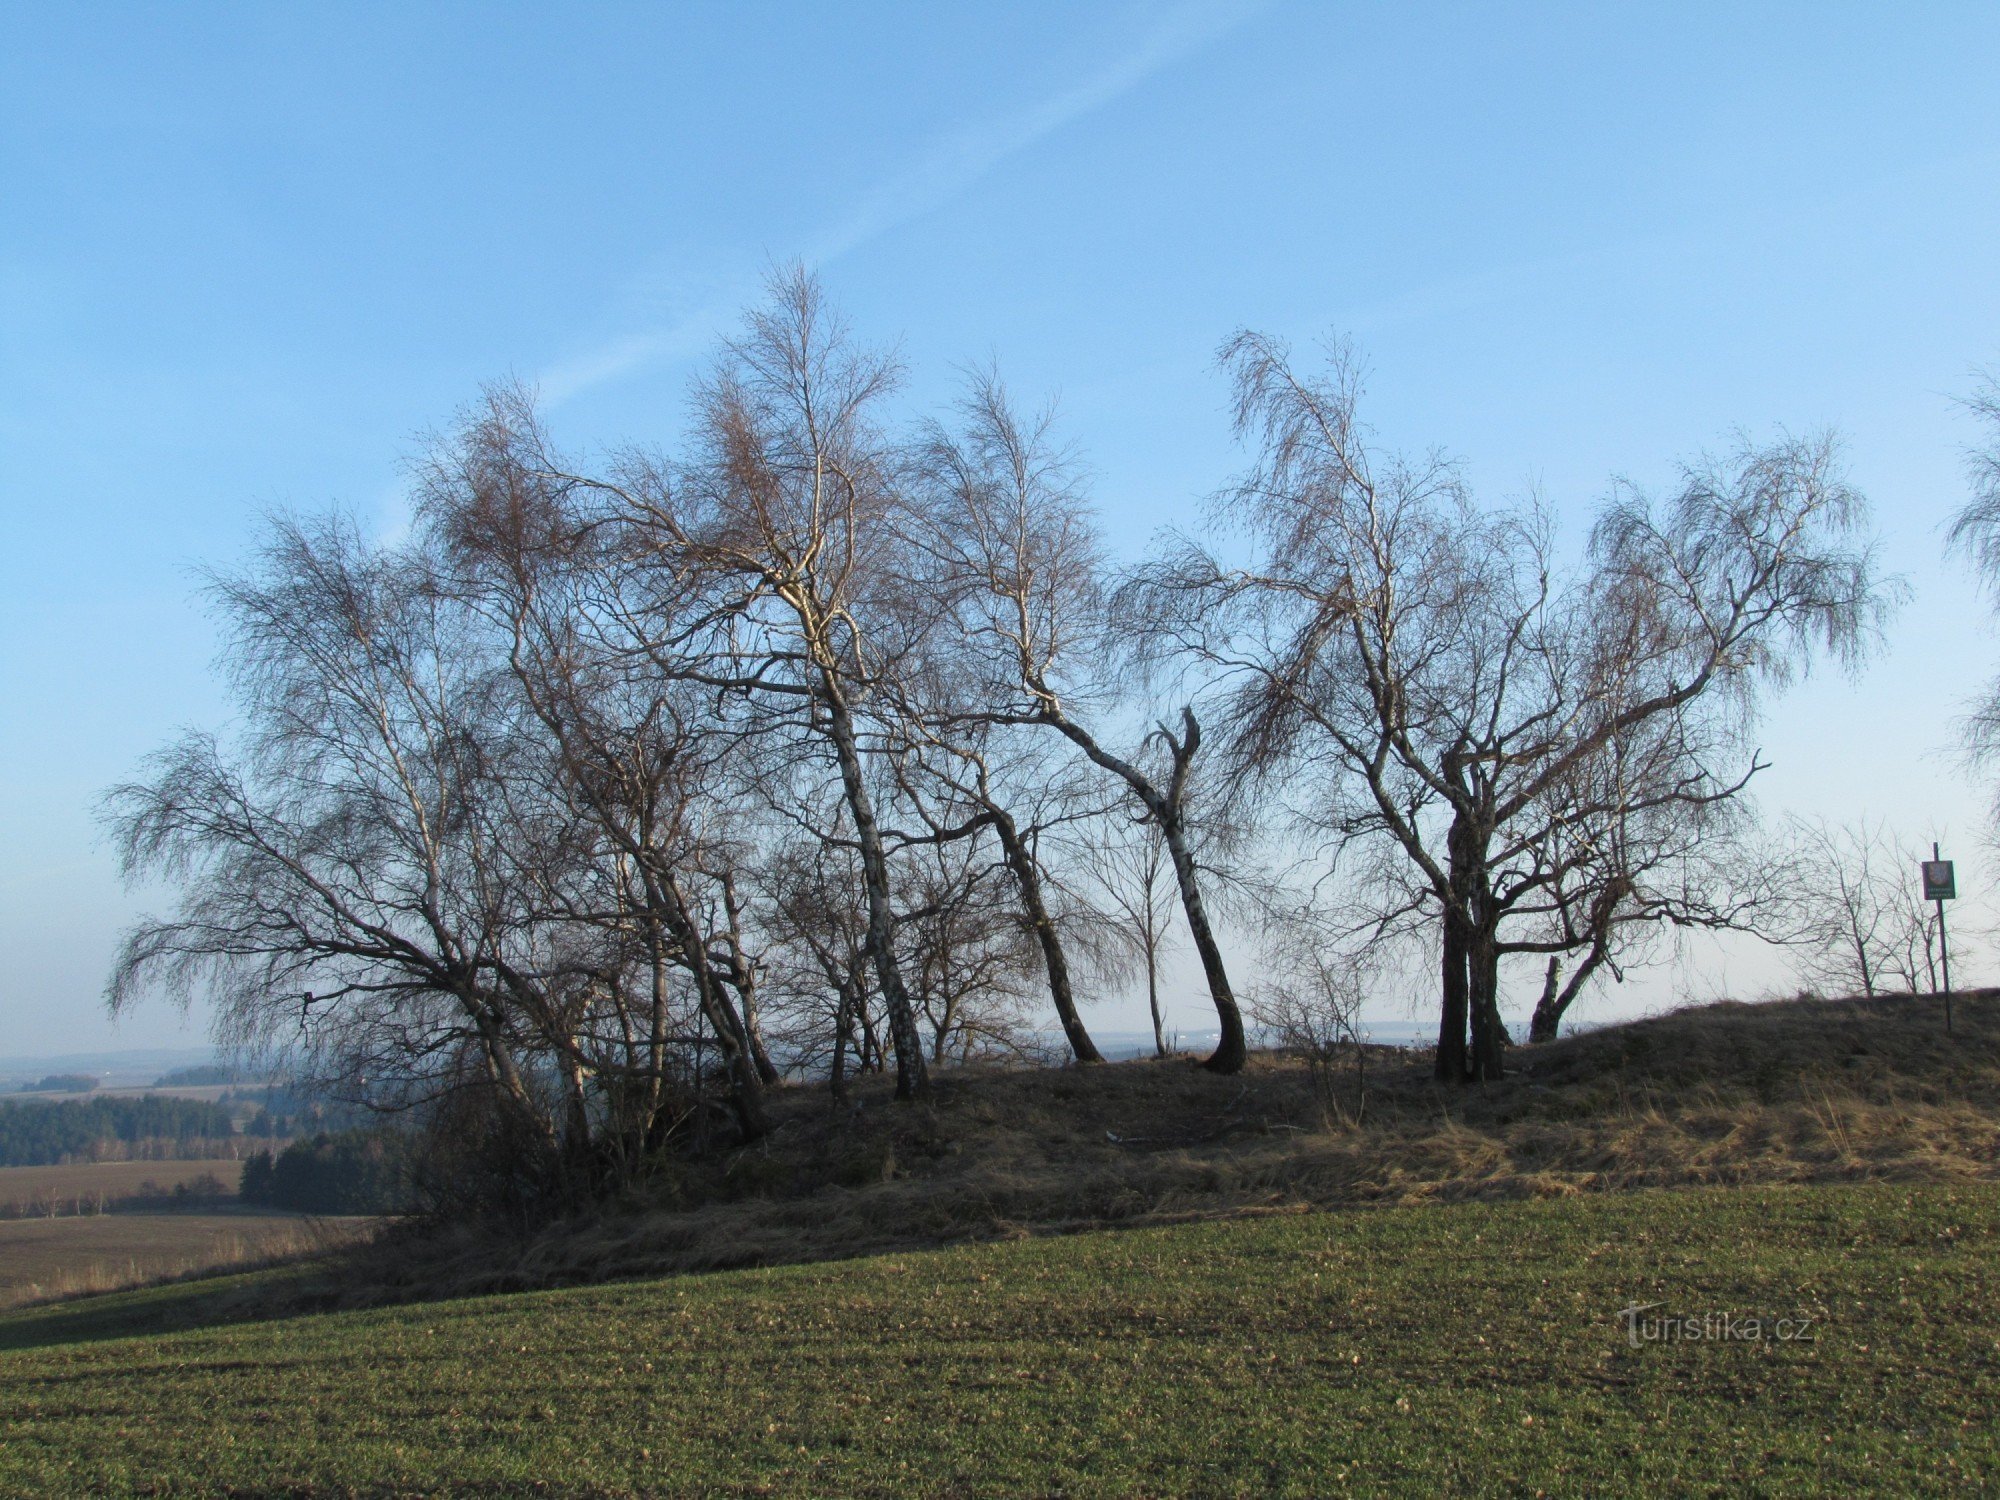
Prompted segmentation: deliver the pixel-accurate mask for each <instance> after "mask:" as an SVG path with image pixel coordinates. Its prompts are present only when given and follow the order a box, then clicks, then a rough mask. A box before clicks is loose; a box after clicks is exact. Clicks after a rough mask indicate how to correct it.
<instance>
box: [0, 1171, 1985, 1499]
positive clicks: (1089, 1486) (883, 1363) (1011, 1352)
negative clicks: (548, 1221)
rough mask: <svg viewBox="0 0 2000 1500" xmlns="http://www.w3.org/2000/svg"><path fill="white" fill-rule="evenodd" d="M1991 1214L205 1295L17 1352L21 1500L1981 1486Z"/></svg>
mask: <svg viewBox="0 0 2000 1500" xmlns="http://www.w3.org/2000/svg"><path fill="white" fill-rule="evenodd" d="M1996 1222H2000V1188H1996V1187H1994V1186H1991V1185H1974V1186H1951V1187H1940V1186H1911V1185H1896V1184H1873V1185H1866V1186H1830V1187H1793V1188H1757V1189H1741V1188H1739V1189H1727V1188H1707V1189H1696V1190H1686V1191H1673V1192H1644V1193H1635V1194H1629V1195H1599V1196H1581V1197H1569V1198H1562V1199H1550V1200H1541V1201H1523V1202H1514V1203H1477V1202H1473V1203H1460V1204H1453V1205H1430V1206H1419V1207H1405V1208H1386V1209H1376V1210H1356V1211H1348V1212H1336V1213H1324V1212H1313V1213H1287V1214H1282V1215H1274V1216H1270V1217H1264V1218H1237V1219H1231V1220H1226V1221H1215V1222H1206V1223H1198V1224H1190V1225H1184V1226H1177V1227H1169V1228H1153V1229H1143V1230H1132V1231H1125V1232H1107V1233H1095V1234H1088V1235H1077V1236H1072V1237H1067V1238H1043V1239H1032V1240H1021V1241H1014V1242H1009V1243H1001V1244H991V1245H982V1246H970V1247H963V1248H958V1249H949V1250H942V1251H929V1252H923V1253H916V1254H907V1255H893V1256H883V1257H876V1258H872V1259H866V1260H857V1261H848V1262H840V1263H831V1264H822V1265H816V1266H793V1267H784V1268H777V1269H769V1270H752V1271H734V1272H722V1273H716V1274H711V1275H705V1276H691V1277H682V1278H677V1279H668V1280H662V1281H653V1282H645V1283H626V1284H616V1285H607V1286H597V1287H586V1288H580V1289H575V1290H567V1291H552V1292H537V1293H529V1294H522V1295H516V1296H505V1297H488V1298H479V1299H468V1300H463V1301H457V1302H445V1303H432V1304H426V1305H416V1306H406V1307H399V1308H391V1309H377V1310H371V1311H361V1312H345V1313H333V1314H323V1315H315V1316H305V1317H292V1318H289V1319H284V1320H278V1321H268V1322H237V1323H233V1324H222V1325H220V1326H208V1327H202V1328H197V1329H193V1330H191V1331H185V1332H171V1331H169V1332H160V1331H154V1332H150V1333H148V1332H144V1330H148V1329H153V1330H158V1329H161V1328H167V1327H171V1326H172V1325H173V1324H174V1323H175V1322H176V1321H177V1320H182V1321H188V1322H200V1321H209V1322H213V1320H215V1319H218V1318H228V1317H232V1316H235V1317H244V1316H247V1315H249V1314H250V1313H251V1312H253V1311H254V1305H253V1304H251V1303H248V1302H247V1301H246V1300H245V1299H246V1298H247V1297H248V1295H249V1292H250V1291H251V1290H254V1288H246V1287H245V1286H244V1285H243V1284H242V1283H241V1282H240V1281H239V1282H237V1283H225V1284H221V1285H220V1286H219V1287H216V1286H203V1285H201V1284H194V1285H190V1286H183V1287H176V1288H165V1289H158V1290H153V1291H148V1292H141V1293H132V1294H126V1295H124V1296H120V1297H116V1298H100V1299H93V1300H92V1301H89V1302H84V1303H77V1304H72V1305H69V1306H65V1307H56V1308H44V1309H38V1310H34V1311H29V1312H22V1313H16V1314H14V1315H12V1316H9V1317H6V1318H4V1319H0V1347H4V1349H5V1350H6V1352H4V1353H0V1491H4V1492H6V1493H63V1492H72V1491H79V1490H88V1491H104V1492H112V1493H209V1492H215V1491H235V1492H243V1493H258V1494H264V1493H272V1492H281V1493H286V1494H300V1493H303V1494H348V1493H364V1494H379V1493H396V1494H405V1493H429V1492H434V1491H449V1490H457V1491H476V1492H480V1493H495V1492H500V1493H511V1492H535V1493H554V1494H592V1495H595V1494H612V1495H621V1494H639V1493H659V1492H687V1493H696V1492H702V1493H717V1492H720V1493H740V1494H765V1493H775V1494H797V1495H806V1494H878V1493H891V1492H894V1493H910V1494H1022V1493H1028V1494H1079V1495H1081V1494H1100V1493H1141V1494H1162V1493H1166V1494H1181V1493H1186V1494H1204V1495H1210V1494H1296V1495H1316V1494H1326V1493H1339V1492H1342V1491H1343V1490H1353V1491H1356V1492H1363V1493H1372V1492H1381V1491H1391V1492H1400V1493H1407V1494H1411V1495H1429V1494H1437V1493H1477V1492H1490V1493H1508V1494H1535V1493H1537V1492H1545V1493H1548V1494H1551V1495H1554V1494H1577V1495H1583V1494H1604V1493H1615V1492H1629V1491H1632V1490H1635V1489H1641V1490H1644V1491H1647V1492H1652V1493H1673V1494H1702V1493H1712V1494H1725V1493H1726V1494H1731V1495H1736V1494H1780V1493H1785V1494H1827V1493H1835V1494H1841V1493H1844V1494H1860V1493H1866V1492H1873V1493H1896V1494H1904V1493H1942V1492H1947V1491H1964V1492H1968V1493H1977V1492H1981V1491H1985V1492H1990V1491H1991V1490H1992V1489H1993V1487H1994V1486H1995V1485H2000V1424H1996V1422H1995V1421H1994V1415H1993V1414H1994V1412H1995V1411H1996V1410H1997V1409H2000V1313H1996V1293H2000V1232H1996ZM1652 1302H1657V1303H1660V1304H1663V1305H1662V1306H1661V1307H1660V1308H1658V1309H1655V1310H1653V1311H1652V1312H1651V1313H1649V1314H1648V1315H1647V1316H1649V1317H1653V1318H1657V1317H1659V1316H1662V1315H1664V1314H1669V1313H1670V1314H1673V1315H1675V1316H1677V1317H1684V1318H1699V1317H1703V1316H1704V1315H1715V1317H1720V1318H1727V1319H1729V1320H1730V1326H1731V1327H1732V1329H1733V1330H1734V1331H1735V1333H1736V1334H1737V1335H1738V1338H1737V1339H1736V1340H1735V1341H1723V1340H1705V1341H1701V1342H1691V1341H1687V1340H1685V1339H1683V1340H1682V1341H1680V1342H1674V1343H1667V1342H1655V1341H1642V1342H1641V1343H1640V1344H1639V1345H1638V1346H1637V1347H1634V1346H1633V1345H1632V1343H1631V1342H1630V1340H1629V1338H1628V1335H1627V1331H1626V1326H1625V1324H1624V1323H1623V1322H1621V1321H1620V1319H1619V1318H1618V1316H1617V1313H1618V1310H1619V1309H1620V1308H1623V1307H1627V1306H1629V1305H1631V1304H1634V1303H1652ZM1751 1318H1755V1319H1758V1320H1760V1328H1761V1329H1762V1330H1763V1336H1762V1337H1761V1338H1760V1339H1758V1340H1757V1341H1751V1340H1750V1339H1749V1338H1748V1337H1747V1336H1746V1335H1747V1333H1748V1328H1749V1325H1748V1324H1747V1323H1746V1322H1745V1320H1747V1319H1751ZM1780 1318H1785V1319H1790V1320H1797V1325H1796V1326H1794V1327H1793V1330H1792V1331H1793V1333H1794V1334H1795V1335H1799V1336H1796V1337H1793V1338H1791V1339H1790V1340H1788V1341H1784V1342H1780V1341H1778V1340H1777V1339H1776V1338H1775V1337H1774V1334H1775V1332H1776V1329H1775V1326H1774V1325H1775V1320H1777V1319H1780ZM1708 1326H1709V1327H1711V1328H1719V1327H1720V1324H1718V1323H1716V1322H1715V1321H1714V1318H1711V1320H1710V1323H1709V1325H1708ZM1654 1327H1655V1328H1657V1325H1654ZM135 1335H136V1336H135Z"/></svg>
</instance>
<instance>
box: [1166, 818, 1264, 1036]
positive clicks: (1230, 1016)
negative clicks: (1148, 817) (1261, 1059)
mask: <svg viewBox="0 0 2000 1500" xmlns="http://www.w3.org/2000/svg"><path fill="white" fill-rule="evenodd" d="M1160 831H1161V833H1162V834H1163V835H1165V837H1166V841H1167V853H1168V854H1169V855H1171V856H1172V858H1173V862H1174V879H1175V880H1176V881H1177V882H1178V883H1179V885H1180V890H1181V909H1182V910H1183V911H1185V912H1186V913H1187V923H1188V935H1189V936H1190V937H1192V938H1193V939H1194V948H1195V952H1197V953H1199V954H1200V955H1201V970H1202V973H1203V974H1204V975H1205V976H1206V977H1207V979H1208V993H1209V998H1210V999H1212V1000H1213V1001H1214V1002H1215V1019H1216V1022H1217V1023H1218V1032H1219V1036H1218V1040H1217V1041H1216V1044H1215V1051H1214V1052H1213V1053H1211V1054H1210V1055H1209V1056H1208V1058H1207V1059H1206V1060H1205V1061H1204V1062H1203V1063H1202V1066H1203V1067H1204V1068H1207V1069H1208V1070H1209V1071H1210V1072H1211V1073H1240V1072H1242V1071H1243V1064H1244V1063H1245V1062H1246V1061H1247V1060H1248V1059H1249V1056H1250V1051H1249V1047H1248V1045H1247V1044H1246V1042H1245V1040H1244V1036H1243V1012H1242V1011H1240V1010H1238V1009H1237V1008H1236V995H1235V992H1234V991H1232V990H1231V989H1230V987H1229V971H1228V969H1226V968H1225V967H1224V966H1223V962H1222V945H1221V944H1219V943H1217V942H1216V940H1215V931H1214V929H1213V928H1211V927H1210V926H1209V925H1208V910H1207V908H1206V907H1204V906H1203V905H1202V900H1201V886H1200V883H1199V882H1198V880H1197V879H1196V870H1195V863H1194V854H1193V853H1192V852H1191V851H1190V850H1189V849H1188V846H1187V838H1186V836H1185V835H1184V834H1183V833H1182V831H1181V825H1180V819H1179V818H1178V817H1175V818H1173V819H1172V821H1171V822H1168V823H1166V824H1164V825H1163V826H1162V827H1161V830H1160Z"/></svg>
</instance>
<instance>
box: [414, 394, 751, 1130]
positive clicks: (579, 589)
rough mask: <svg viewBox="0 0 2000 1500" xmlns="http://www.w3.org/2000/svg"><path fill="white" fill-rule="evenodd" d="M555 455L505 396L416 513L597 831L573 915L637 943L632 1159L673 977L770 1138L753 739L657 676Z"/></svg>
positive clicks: (685, 682)
mask: <svg viewBox="0 0 2000 1500" xmlns="http://www.w3.org/2000/svg"><path fill="white" fill-rule="evenodd" d="M546 453H547V444H546V442H545V440H543V438H542V437H541V434H540V432H539V429H538V428H536V427H535V426H534V425H533V416H532V413H531V412H529V411H528V410H527V408H526V406H525V404H524V403H523V402H522V401H521V400H520V399H519V397H518V396H517V395H515V394H514V393H511V392H498V393H495V395H494V397H493V398H492V399H491V400H490V401H489V402H488V404H487V406H486V408H485V409H484V410H483V411H481V412H479V413H478V414H476V416H475V419H474V420H472V421H469V422H468V423H466V424H465V425H464V427H463V428H462V429H461V430H460V432H459V433H457V434H456V435H455V436H454V438H453V439H452V440H450V441H448V442H444V443H440V444H438V445H436V446H435V447H434V450H433V453H432V455H431V458H430V461H429V462H428V463H427V464H426V465H425V466H424V467H423V469H422V471H421V477H422V512H421V513H422V516H423V519H424V522H425V524H426V525H427V527H428V528H430V534H431V535H432V536H434V537H435V538H436V539H437V540H438V542H439V544H440V547H441V550H442V551H443V552H444V553H445V555H446V556H447V557H448V558H449V559H450V563H451V575H450V578H449V586H450V587H451V588H452V590H453V592H454V594H455V596H456V597H457V598H459V599H461V600H462V601H464V602H465V603H466V604H467V605H468V606H469V607H470V609H471V610H472V611H473V612H475V613H476V614H477V615H478V616H479V617H480V618H482V619H484V620H485V621H486V622H487V623H488V624H489V626H490V628H491V629H492V630H493V632H494V635H495V641H496V649H497V650H498V651H499V652H501V653H504V659H505V662H506V667H507V674H506V675H507V679H508V681H510V682H511V684H512V685H513V688H514V690H515V692H516V695H517V698H518V701H519V703H520V704H521V706H522V707H523V709H524V710H525V714H526V715H527V716H528V717H529V718H530V719H531V720H532V721H533V722H534V723H535V724H536V725H537V726H538V727H539V728H540V730H541V731H542V733H543V735H544V736H545V737H546V740H547V743H548V744H549V745H550V747H551V749H552V751H553V765H552V768H551V769H552V771H553V773H554V775H553V781H552V785H551V786H550V787H549V789H548V790H549V794H550V795H551V796H554V797H558V798H560V799H562V800H563V801H564V802H565V803H566V804H567V805H568V807H569V809H570V811H571V812H572V813H573V815H574V816H575V817H576V818H577V819H579V820H580V821H581V822H583V823H584V824H586V825H587V826H588V827H589V828H591V829H592V830H593V833H594V835H595V842H596V848H595V849H594V850H593V853H594V854H595V855H596V857H597V863H598V865H599V867H600V868H601V869H604V870H606V871H609V872H612V879H611V880H610V882H609V884H608V886H607V887H605V888H604V889H602V891H601V893H600V896H599V899H598V901H597V903H596V904H595V905H594V906H592V907H590V908H587V909H585V910H581V911H572V912H571V913H570V915H571V916H572V917H573V918H574V919H576V920H580V921H594V922H596V923H598V924H600V925H602V926H604V927H606V928H607V929H608V930H609V931H610V932H612V933H615V934H619V935H622V936H623V937H625V938H627V939H628V940H629V941H630V942H631V943H632V944H633V945H634V946H635V947H636V950H637V954H638V956H639V959H640V962H641V964H642V968H643V973H644V975H645V979H644V981H643V987H644V989H645V991H646V999H645V1002H644V1004H643V1006H642V1008H641V1010H640V1011H639V1013H637V1014H631V1015H621V1017H620V1025H621V1028H622V1030H623V1032H624V1034H625V1035H628V1036H631V1037H633V1038H634V1044H635V1046H637V1047H638V1049H639V1051H640V1053H641V1059H640V1060H639V1063H638V1066H637V1068H636V1070H635V1071H634V1076H631V1077H629V1078H628V1079H627V1084H628V1088H627V1090H626V1092H625V1094H624V1096H623V1097H622V1101H621V1102H623V1103H625V1104H626V1105H628V1106H629V1107H631V1108H634V1109H636V1110H637V1112H638V1115H637V1119H638V1122H639V1124H638V1128H637V1133H636V1135H635V1136H634V1148H635V1149H634V1155H635V1156H636V1155H638V1154H640V1153H641V1152H643V1150H644V1148H645V1147H646V1146H647V1145H651V1144H657V1142H656V1141H655V1140H654V1139H653V1133H654V1128H655V1125H656V1122H657V1121H658V1120H659V1119H660V1111H661V1109H662V1107H663V1103H664V1091H665V1088H666V1061H667V1053H668V1052H669V1051H670V1050H671V1048H672V1041H671V1038H672V1037H673V1036H674V1035H675V1034H676V1033H677V1032H678V1031H679V1030H680V1029H681V1028H680V1027H678V1025H676V1024H675V1022H674V1020H673V1018H672V1016H671V1014H670V1012H671V1010H672V1004H671V1000H672V989H673V985H674V980H673V977H672V975H671V973H670V970H678V971H679V973H680V974H681V976H683V977H684V980H685V982H686V984H687V985H688V986H689V987H690V988H691V990H692V992H693V996H694V999H695V1003H696V1007H697V1009H698V1011H699V1013H700V1015H701V1016H702V1018H703V1019H704V1020H705V1021H706V1022H707V1024H708V1026H709V1027H710V1028H711V1029H712V1031H713V1033H714V1036H715V1040H716V1045H717V1048H718V1050H719V1051H720V1053H721V1054H722V1056H723V1059H724V1066H725V1069H726V1071H727V1073H728V1075H729V1078H730V1081H731V1097H732V1102H733V1105H734V1108H735V1110H736V1113H737V1116H738V1118H739V1122H740V1124H741V1126H742V1129H743V1132H744V1134H745V1136H746V1137H748V1138H755V1137H756V1136H759V1135H761V1134H763V1133H764V1131H765V1130H766V1129H767V1128H768V1122H767V1121H766V1119H765V1113H764V1105H763V1098H762V1091H763V1087H764V1085H765V1084H766V1083H769V1082H771V1081H774V1073H773V1070H772V1069H771V1068H770V1065H769V1062H768V1059H762V1058H761V1057H760V1053H761V1042H760V1040H759V1039H758V1038H757V1036H756V1034H755V1030H754V1022H755V1012H754V1000H753V999H752V998H751V997H752V995H753V993H754V991H753V984H752V976H751V971H750V967H749V962H748V958H747V955H746V954H744V952H743V951H742V944H741V935H740V928H739V927H738V924H737V922H736V915H737V913H736V910H735V896H734V872H733V868H732V864H731V858H732V853H733V851H732V846H731V844H730V841H729V840H727V838H725V837H721V836H719V834H720V833H721V832H722V831H723V830H722V828H721V827H719V825H723V824H725V823H726V817H727V815H726V813H725V812H724V811H723V810H724V809H727V808H728V807H729V806H730V805H731V803H732V802H733V801H734V798H733V796H732V795H731V793H732V791H733V781H734V779H735V778H738V777H740V775H741V774H742V772H741V768H740V767H739V766H738V764H737V762H739V761H740V760H741V758H742V753H743V740H742V738H741V736H740V735H738V734H736V733H735V732H733V726H731V725H730V724H729V723H728V721H727V720H726V719H725V718H723V717H722V716H720V715H718V714H716V713H715V712H713V711H712V708H711V705H710V702H709V700H710V699H711V698H713V696H714V695H713V693H712V691H711V690H709V689H706V688H703V687H701V686H699V685H697V684H694V683H692V682H691V681H690V680H689V674H688V672H687V671H685V670H683V671H679V672H662V671H660V670H658V659H657V651H656V650H655V651H649V650H648V649H647V648H648V647H654V648H657V646H658V643H659V640H660V639H661V636H662V634H664V633H663V632H657V631H656V632H655V634H654V635H652V636H649V637H648V638H646V639H644V640H639V639H635V638H634V637H633V636H632V635H631V633H630V631H629V628H628V627H629V625H630V622H631V620H632V618H633V615H632V613H631V612H630V611H627V610H625V609H622V608H620V607H619V604H620V600H619V598H618V595H617V592H616V591H617V588H618V584H619V582H620V576H621V575H620V570H619V568H618V566H617V563H618V562H619V559H618V558H617V557H616V556H615V555H612V554H608V553H607V552H606V550H605V546H604V543H605V541H606V539H607V538H608V537H610V535H611V533H610V532H609V531H608V530H607V529H606V528H603V527H600V526H595V525H593V524H591V523H590V519H589V518H588V517H586V516H581V515H579V514H577V513H576V511H575V509H574V508H573V507H572V506H571V505H570V503H569V502H570V500H571V498H572V493H573V492H572V491H571V490H570V489H569V488H568V487H566V486H562V485H559V484H554V485H552V484H551V483H550V482H549V480H548V478H547V474H546V469H545V468H544V467H543V466H542V463H541V460H542V458H543V457H544V456H545V455H546ZM655 623H657V621H655ZM683 665H684V666H685V665H686V664H683ZM725 919H726V920H725ZM732 993H733V994H735V995H736V996H737V998H738V1000H739V1002H742V1003H741V1004H738V1005H733V1004H732V1003H731V1002H730V998H729V997H730V995H731V994H732ZM614 994H620V995H622V991H614ZM746 1007H747V1008H746ZM635 1028H636V1029H635ZM640 1037H643V1041H642V1042H641V1041H639V1040H638V1038H640ZM760 1063H761V1066H760Z"/></svg>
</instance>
